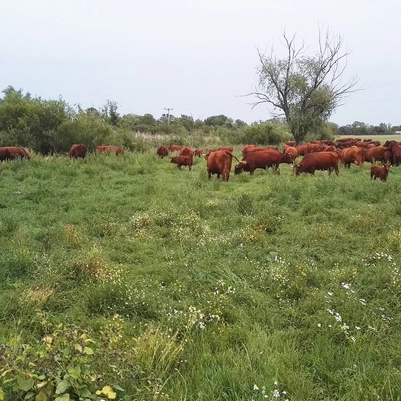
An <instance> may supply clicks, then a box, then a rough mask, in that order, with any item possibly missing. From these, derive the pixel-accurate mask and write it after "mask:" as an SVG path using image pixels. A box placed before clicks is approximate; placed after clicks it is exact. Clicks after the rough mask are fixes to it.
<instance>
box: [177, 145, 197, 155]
mask: <svg viewBox="0 0 401 401" xmlns="http://www.w3.org/2000/svg"><path fill="white" fill-rule="evenodd" d="M193 155H194V151H193V150H192V149H191V148H189V147H188V146H185V147H184V148H181V150H180V156H190V157H192V156H193Z"/></svg>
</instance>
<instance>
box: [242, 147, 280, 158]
mask: <svg viewBox="0 0 401 401" xmlns="http://www.w3.org/2000/svg"><path fill="white" fill-rule="evenodd" d="M269 149H275V150H278V149H277V148H276V147H274V146H271V145H269V146H266V147H264V148H261V147H259V146H256V145H246V146H244V148H243V149H242V156H245V155H247V154H248V153H251V152H260V151H264V150H269Z"/></svg>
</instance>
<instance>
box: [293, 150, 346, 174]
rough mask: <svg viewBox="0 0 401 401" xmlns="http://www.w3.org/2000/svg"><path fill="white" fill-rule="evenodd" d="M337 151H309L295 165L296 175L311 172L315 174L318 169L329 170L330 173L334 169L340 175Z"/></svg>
mask: <svg viewBox="0 0 401 401" xmlns="http://www.w3.org/2000/svg"><path fill="white" fill-rule="evenodd" d="M338 161H339V157H338V154H337V152H316V153H308V154H306V155H305V156H304V158H303V159H302V160H301V162H300V163H299V164H296V165H295V166H294V172H295V175H299V174H301V173H309V174H312V175H315V171H316V170H327V171H328V172H329V174H331V172H332V171H333V170H334V171H335V173H336V174H337V175H338Z"/></svg>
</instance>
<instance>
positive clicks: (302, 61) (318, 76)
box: [247, 28, 361, 144]
mask: <svg viewBox="0 0 401 401" xmlns="http://www.w3.org/2000/svg"><path fill="white" fill-rule="evenodd" d="M283 38H284V46H285V47H286V49H287V56H286V58H283V59H277V58H276V56H275V53H274V49H272V51H271V54H270V56H266V55H265V54H262V53H261V52H260V50H259V49H257V51H258V56H259V61H260V66H259V68H258V77H259V81H258V84H257V86H256V87H255V89H254V91H253V92H251V93H249V94H248V95H247V96H255V97H256V98H257V101H255V102H254V103H252V108H254V107H255V106H257V105H259V104H261V103H267V104H268V105H270V106H271V107H270V108H271V114H272V115H273V116H274V117H276V118H277V117H281V118H283V117H284V118H285V120H286V121H287V123H288V126H289V129H290V131H291V133H292V135H293V136H294V139H295V141H296V143H297V144H298V143H302V142H303V141H304V139H305V137H306V135H307V133H308V132H309V131H311V130H316V129H317V128H319V127H320V126H321V125H322V124H323V123H324V122H326V121H327V120H328V118H329V117H330V115H331V114H332V112H333V111H334V110H335V109H336V108H337V107H339V106H340V105H342V104H344V102H345V100H346V99H347V98H348V96H349V95H350V94H351V93H353V92H356V91H358V90H360V89H361V88H356V85H357V84H358V81H359V80H358V78H357V77H352V78H350V79H349V80H348V81H347V82H345V83H342V78H343V76H344V71H345V69H346V67H347V56H349V54H350V52H349V51H347V50H345V51H344V50H343V46H344V43H343V39H342V37H341V36H337V35H334V34H333V33H332V32H331V30H330V29H327V30H326V32H325V33H324V34H323V33H322V30H321V29H320V28H319V47H318V51H317V52H316V54H315V55H313V56H307V55H305V45H304V44H302V46H301V47H300V48H299V49H297V48H296V47H295V36H293V37H292V38H291V39H290V38H288V36H287V35H286V33H285V32H284V34H283Z"/></svg>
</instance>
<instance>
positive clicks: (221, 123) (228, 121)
mask: <svg viewBox="0 0 401 401" xmlns="http://www.w3.org/2000/svg"><path fill="white" fill-rule="evenodd" d="M205 124H206V125H209V126H214V127H225V128H230V129H231V128H233V119H232V118H228V117H227V116H225V115H224V114H220V115H218V116H211V117H208V118H206V120H205Z"/></svg>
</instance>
